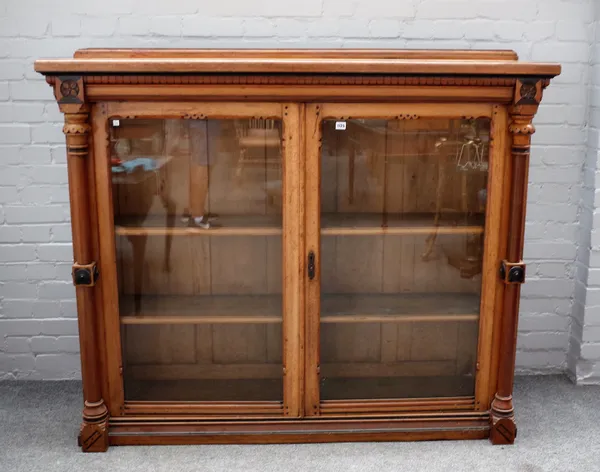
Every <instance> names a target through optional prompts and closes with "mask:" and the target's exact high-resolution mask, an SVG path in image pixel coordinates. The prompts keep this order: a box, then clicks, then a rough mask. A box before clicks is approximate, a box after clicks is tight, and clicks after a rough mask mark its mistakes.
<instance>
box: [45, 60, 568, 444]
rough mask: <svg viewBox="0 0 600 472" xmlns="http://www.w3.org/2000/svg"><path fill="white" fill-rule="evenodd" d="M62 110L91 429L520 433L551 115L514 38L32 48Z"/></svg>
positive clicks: (160, 439) (281, 438) (202, 438)
mask: <svg viewBox="0 0 600 472" xmlns="http://www.w3.org/2000/svg"><path fill="white" fill-rule="evenodd" d="M35 68H36V70H37V71H38V72H40V73H42V74H44V75H45V76H46V79H47V82H48V83H49V84H50V85H51V86H52V87H53V89H54V93H55V96H56V98H57V101H58V105H59V107H60V109H61V111H62V112H64V114H65V126H64V132H65V135H66V141H67V155H68V170H69V187H70V196H71V212H72V225H73V250H74V259H75V264H74V266H73V280H74V283H75V285H76V291H77V304H78V313H79V329H80V339H81V360H82V376H83V390H84V409H83V423H82V427H81V433H80V436H79V443H80V445H81V447H82V448H83V450H84V451H104V450H106V449H107V447H108V446H109V445H110V444H115V445H118V444H181V443H195V444H201V443H237V442H251V443H277V442H321V441H366V440H417V439H458V438H484V437H488V436H489V437H490V439H491V440H492V442H493V443H495V444H506V443H512V442H513V441H514V439H515V436H516V426H515V420H514V410H513V404H512V387H513V371H514V359H515V339H516V330H517V317H518V306H519V292H520V284H521V283H522V282H523V281H524V275H525V265H524V264H523V261H522V250H523V232H524V216H525V203H526V190H527V169H528V160H529V146H530V138H531V134H532V133H533V132H534V131H535V128H534V126H533V124H532V119H533V117H534V115H535V113H536V111H537V108H538V105H539V103H540V100H541V98H542V93H543V90H544V89H545V87H547V86H548V84H549V82H550V79H551V78H552V77H554V76H555V75H557V74H558V73H560V66H559V65H556V64H532V63H523V62H519V61H518V60H517V57H516V54H514V53H513V52H511V51H402V50H339V51H336V50H319V51H314V50H313V51H311V50H288V51H284V50H182V49H171V50H121V49H106V50H103V49H91V50H80V51H77V52H76V53H75V55H74V57H73V58H72V59H64V60H39V61H37V62H36V65H35Z"/></svg>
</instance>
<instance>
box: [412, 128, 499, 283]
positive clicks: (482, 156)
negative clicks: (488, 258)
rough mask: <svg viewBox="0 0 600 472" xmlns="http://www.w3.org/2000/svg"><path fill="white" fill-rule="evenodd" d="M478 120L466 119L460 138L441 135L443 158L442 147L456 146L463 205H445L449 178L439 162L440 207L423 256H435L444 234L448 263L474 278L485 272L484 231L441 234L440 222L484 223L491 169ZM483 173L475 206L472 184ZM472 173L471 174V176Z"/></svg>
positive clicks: (437, 145)
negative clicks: (450, 139) (462, 134)
mask: <svg viewBox="0 0 600 472" xmlns="http://www.w3.org/2000/svg"><path fill="white" fill-rule="evenodd" d="M478 124H479V123H478V121H477V120H470V121H469V122H468V124H467V123H464V124H463V125H462V126H461V128H464V127H465V125H466V126H468V127H469V128H470V129H468V130H467V131H466V132H465V134H464V138H463V139H462V140H460V141H454V142H449V141H448V139H447V138H445V137H442V138H440V139H439V140H438V141H437V142H436V144H435V149H436V152H437V153H438V155H440V159H442V158H443V156H442V151H443V150H444V149H446V148H447V147H448V146H449V145H455V146H456V154H455V159H454V164H455V166H456V170H457V171H459V172H458V173H457V174H458V176H459V179H460V208H443V199H444V189H445V182H446V172H445V168H446V167H445V166H444V165H443V164H442V163H441V162H440V164H439V166H438V185H437V192H436V211H435V218H434V226H435V227H434V229H433V231H432V233H431V234H430V235H429V236H428V237H427V241H426V248H425V251H424V252H423V254H422V259H423V260H425V261H427V260H430V259H431V257H432V253H433V249H434V245H435V242H436V240H438V237H439V238H440V240H439V243H440V246H441V249H442V251H443V253H444V255H445V256H446V258H447V260H448V264H450V265H451V266H452V267H454V268H456V269H458V270H459V272H460V276H461V277H462V278H473V277H474V276H475V275H477V274H479V273H480V272H481V266H482V260H483V231H481V232H474V233H451V234H444V235H443V236H438V228H439V226H440V224H444V226H449V227H452V226H459V225H461V223H462V224H463V225H465V226H479V225H480V224H482V222H483V219H482V218H481V216H482V214H483V212H484V211H485V204H486V199H487V191H486V188H485V181H486V179H485V177H486V174H487V171H488V161H487V159H486V156H487V149H486V145H485V143H484V141H483V140H482V139H481V137H480V135H479V126H478ZM476 175H480V176H482V178H483V180H484V182H483V188H480V189H479V190H478V191H477V198H476V204H475V208H473V207H474V205H473V198H472V192H469V187H471V188H472V187H473V178H476V177H474V176H476ZM469 177H470V178H469Z"/></svg>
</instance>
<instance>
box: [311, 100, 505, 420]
mask: <svg viewBox="0 0 600 472" xmlns="http://www.w3.org/2000/svg"><path fill="white" fill-rule="evenodd" d="M306 120H307V136H306V158H307V164H306V165H307V178H306V232H307V237H306V255H307V260H308V261H309V267H308V270H307V285H306V296H307V298H306V300H307V305H306V306H307V309H306V313H307V318H306V328H307V340H306V353H307V357H306V396H305V402H306V404H305V408H306V412H307V414H308V415H327V414H340V413H349V412H356V413H365V414H372V413H375V412H384V411H390V412H403V411H404V412H405V411H408V410H440V409H485V408H487V407H488V405H487V403H488V400H487V399H488V398H489V392H488V389H489V375H490V363H491V344H492V342H491V339H492V325H493V317H494V304H495V302H496V296H497V295H496V292H497V290H498V285H497V278H498V277H497V275H496V274H497V267H498V261H499V225H500V221H501V218H500V213H501V212H500V203H501V198H500V192H501V190H500V186H501V184H502V179H503V175H504V171H503V166H504V159H503V157H502V153H503V150H504V147H505V135H506V113H505V112H504V110H503V109H502V108H501V107H495V106H492V105H482V104H432V105H428V104H414V105H410V104H398V105H395V104H314V105H310V106H307V109H306Z"/></svg>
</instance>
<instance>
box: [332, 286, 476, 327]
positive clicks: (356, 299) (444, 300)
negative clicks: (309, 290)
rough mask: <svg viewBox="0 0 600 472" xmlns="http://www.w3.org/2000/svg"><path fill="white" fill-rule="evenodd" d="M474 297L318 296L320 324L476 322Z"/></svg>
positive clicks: (403, 295) (421, 295) (438, 294)
mask: <svg viewBox="0 0 600 472" xmlns="http://www.w3.org/2000/svg"><path fill="white" fill-rule="evenodd" d="M478 319H479V296H478V295H475V294H463V293H452V294H440V293H431V294H429V293H427V294H424V293H419V294H389V295H388V294H372V295H370V294H369V295H365V294H360V295H352V294H335V295H322V296H321V323H390V322H411V321H426V322H434V321H476V320H478Z"/></svg>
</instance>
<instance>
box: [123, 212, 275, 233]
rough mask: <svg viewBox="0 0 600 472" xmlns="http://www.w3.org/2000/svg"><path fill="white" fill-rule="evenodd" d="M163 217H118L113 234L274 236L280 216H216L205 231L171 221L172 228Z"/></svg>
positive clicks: (179, 221)
mask: <svg viewBox="0 0 600 472" xmlns="http://www.w3.org/2000/svg"><path fill="white" fill-rule="evenodd" d="M166 220H167V218H166V216H147V217H144V216H139V217H135V216H131V217H125V218H118V219H117V220H116V222H115V233H116V234H118V235H120V236H163V235H164V236H166V235H171V236H277V235H281V234H282V229H281V215H272V216H271V215H226V216H220V217H219V218H218V219H217V220H216V221H215V223H214V226H213V227H212V228H209V229H202V228H198V227H189V226H187V224H186V223H183V222H182V221H181V216H177V217H176V218H174V226H171V227H167V226H166V224H167V221H166Z"/></svg>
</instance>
